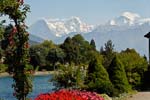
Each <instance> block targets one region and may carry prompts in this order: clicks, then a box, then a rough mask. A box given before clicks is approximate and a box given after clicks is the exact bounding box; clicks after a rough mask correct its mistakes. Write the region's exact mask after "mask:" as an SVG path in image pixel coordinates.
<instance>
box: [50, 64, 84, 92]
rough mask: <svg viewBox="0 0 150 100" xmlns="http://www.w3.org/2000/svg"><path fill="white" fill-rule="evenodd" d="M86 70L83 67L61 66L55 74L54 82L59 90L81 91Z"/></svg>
mask: <svg viewBox="0 0 150 100" xmlns="http://www.w3.org/2000/svg"><path fill="white" fill-rule="evenodd" d="M84 73H85V72H84V70H83V67H82V66H75V65H74V64H71V65H60V66H59V69H58V70H57V72H56V73H55V76H54V79H53V80H54V81H55V82H56V84H55V85H56V87H57V88H58V89H59V88H76V89H80V88H82V86H83V83H84V77H85V75H84Z"/></svg>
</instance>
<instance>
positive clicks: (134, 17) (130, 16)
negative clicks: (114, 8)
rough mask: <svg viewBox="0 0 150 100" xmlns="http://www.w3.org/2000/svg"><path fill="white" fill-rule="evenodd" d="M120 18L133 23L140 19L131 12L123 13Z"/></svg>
mask: <svg viewBox="0 0 150 100" xmlns="http://www.w3.org/2000/svg"><path fill="white" fill-rule="evenodd" d="M121 16H123V17H125V18H127V19H129V20H131V21H134V20H136V19H139V18H140V15H138V14H136V13H132V12H124V13H123V14H122V15H121Z"/></svg>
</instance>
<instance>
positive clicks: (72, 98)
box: [35, 89, 104, 100]
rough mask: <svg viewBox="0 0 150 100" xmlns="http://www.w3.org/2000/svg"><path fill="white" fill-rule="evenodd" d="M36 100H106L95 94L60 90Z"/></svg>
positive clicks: (41, 95) (40, 96)
mask: <svg viewBox="0 0 150 100" xmlns="http://www.w3.org/2000/svg"><path fill="white" fill-rule="evenodd" d="M35 100H104V99H103V98H102V97H101V96H99V95H98V94H96V93H95V92H86V91H79V90H65V89H62V90H59V91H55V92H52V93H46V94H40V95H38V96H37V97H36V98H35Z"/></svg>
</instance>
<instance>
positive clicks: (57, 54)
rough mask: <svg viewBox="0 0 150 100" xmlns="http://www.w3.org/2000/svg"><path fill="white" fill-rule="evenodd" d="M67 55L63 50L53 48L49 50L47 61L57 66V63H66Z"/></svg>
mask: <svg viewBox="0 0 150 100" xmlns="http://www.w3.org/2000/svg"><path fill="white" fill-rule="evenodd" d="M64 58H65V53H64V52H63V50H62V49H61V48H52V49H50V50H49V52H48V55H47V56H46V60H47V61H48V62H51V63H52V65H53V66H55V63H56V62H61V63H64Z"/></svg>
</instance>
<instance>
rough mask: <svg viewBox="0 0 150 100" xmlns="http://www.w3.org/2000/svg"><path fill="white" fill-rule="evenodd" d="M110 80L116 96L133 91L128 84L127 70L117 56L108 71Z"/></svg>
mask: <svg viewBox="0 0 150 100" xmlns="http://www.w3.org/2000/svg"><path fill="white" fill-rule="evenodd" d="M108 72H109V77H110V80H111V82H112V84H113V86H114V88H115V89H114V91H113V92H114V95H118V94H120V93H124V92H128V91H130V90H131V88H130V85H129V83H128V80H127V77H126V73H125V69H124V66H123V64H122V63H121V61H120V60H119V59H118V57H117V56H116V57H115V58H114V59H113V60H112V62H111V64H110V66H109V69H108Z"/></svg>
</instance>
